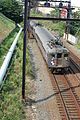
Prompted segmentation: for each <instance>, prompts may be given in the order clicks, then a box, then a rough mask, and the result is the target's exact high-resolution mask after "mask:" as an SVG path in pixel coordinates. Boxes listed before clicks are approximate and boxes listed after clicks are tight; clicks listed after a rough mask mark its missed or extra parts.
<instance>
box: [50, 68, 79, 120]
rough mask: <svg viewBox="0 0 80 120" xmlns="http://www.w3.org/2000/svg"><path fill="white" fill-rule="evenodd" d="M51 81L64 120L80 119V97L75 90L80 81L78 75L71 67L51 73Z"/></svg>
mask: <svg viewBox="0 0 80 120" xmlns="http://www.w3.org/2000/svg"><path fill="white" fill-rule="evenodd" d="M51 82H52V85H53V89H54V91H55V94H56V99H57V104H58V106H59V111H60V114H61V116H62V120H76V119H77V120H80V99H79V97H78V96H77V94H76V92H75V88H76V87H79V82H80V81H79V78H78V76H76V74H74V73H73V71H72V70H71V69H69V70H68V71H66V70H64V73H55V74H51ZM71 82H73V83H74V84H73V85H72V83H71Z"/></svg>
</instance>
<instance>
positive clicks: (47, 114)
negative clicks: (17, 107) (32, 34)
mask: <svg viewBox="0 0 80 120" xmlns="http://www.w3.org/2000/svg"><path fill="white" fill-rule="evenodd" d="M28 45H29V46H30V48H31V50H32V53H33V56H34V58H33V59H34V61H35V68H36V76H37V77H36V81H35V88H36V94H35V104H34V106H35V108H36V110H35V113H36V119H35V120H61V117H60V114H59V109H58V106H57V102H56V97H55V96H54V91H53V87H52V84H51V81H50V76H49V72H48V68H47V66H46V64H45V61H44V59H43V57H42V55H41V53H40V50H39V48H38V46H37V44H36V42H35V40H34V39H31V40H29V43H28Z"/></svg>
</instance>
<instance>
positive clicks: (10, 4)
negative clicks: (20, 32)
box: [0, 0, 22, 23]
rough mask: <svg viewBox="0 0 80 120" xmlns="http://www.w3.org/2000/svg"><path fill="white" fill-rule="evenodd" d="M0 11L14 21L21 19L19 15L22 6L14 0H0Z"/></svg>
mask: <svg viewBox="0 0 80 120" xmlns="http://www.w3.org/2000/svg"><path fill="white" fill-rule="evenodd" d="M0 12H2V13H3V14H4V15H5V16H6V17H8V18H10V19H12V20H13V21H15V22H16V23H18V22H21V21H22V16H20V15H21V12H22V6H21V5H19V3H18V2H17V1H16V0H1V1H0Z"/></svg>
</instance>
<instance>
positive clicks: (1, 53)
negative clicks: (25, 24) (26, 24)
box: [0, 29, 18, 66]
mask: <svg viewBox="0 0 80 120" xmlns="http://www.w3.org/2000/svg"><path fill="white" fill-rule="evenodd" d="M17 33H18V30H16V29H14V30H13V31H12V32H11V33H10V34H9V36H8V37H6V38H5V39H4V41H3V43H2V44H0V66H1V65H2V63H3V61H4V59H5V56H6V54H7V52H8V50H9V48H10V46H11V44H12V42H13V40H14V39H15V37H16V35H17Z"/></svg>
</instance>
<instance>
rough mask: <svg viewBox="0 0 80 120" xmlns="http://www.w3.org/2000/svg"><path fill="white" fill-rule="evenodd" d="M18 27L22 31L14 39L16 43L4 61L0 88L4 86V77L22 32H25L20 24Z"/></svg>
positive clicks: (0, 75) (0, 70)
mask: <svg viewBox="0 0 80 120" xmlns="http://www.w3.org/2000/svg"><path fill="white" fill-rule="evenodd" d="M18 27H19V28H20V30H19V32H18V34H17V36H16V38H15V39H14V41H13V43H12V45H11V47H10V49H9V51H8V53H7V55H6V57H5V60H4V62H3V64H2V66H1V68H0V86H1V85H2V83H3V81H4V80H3V79H4V76H5V74H6V72H7V68H8V66H9V63H10V60H11V57H12V55H13V52H14V50H15V47H16V44H17V41H18V38H19V36H20V34H21V32H22V30H23V28H22V27H21V26H20V25H19V24H18Z"/></svg>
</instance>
